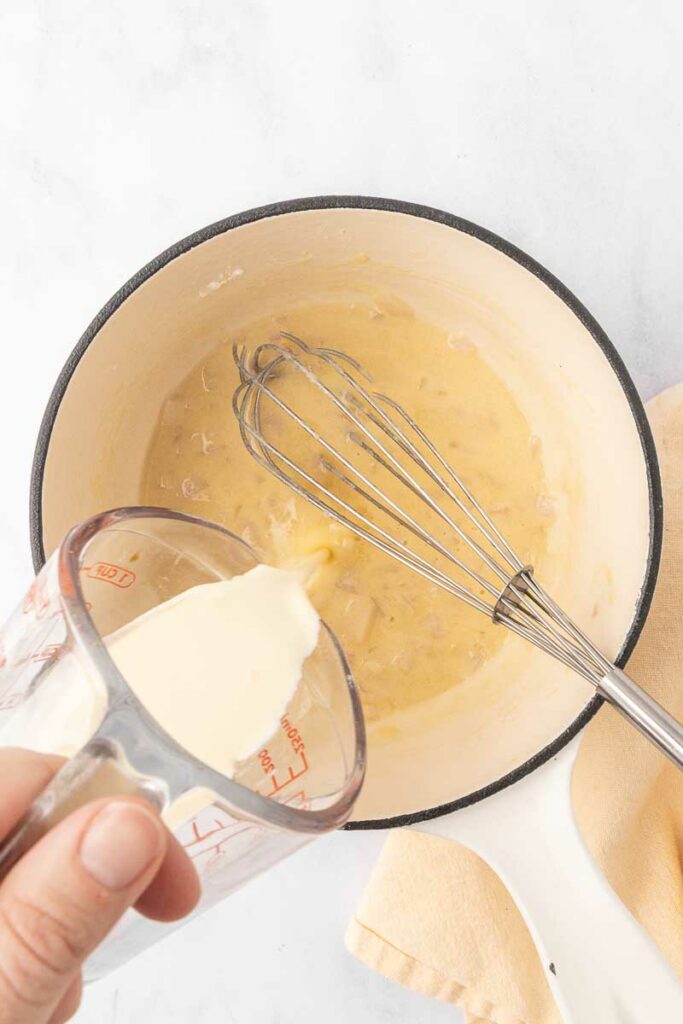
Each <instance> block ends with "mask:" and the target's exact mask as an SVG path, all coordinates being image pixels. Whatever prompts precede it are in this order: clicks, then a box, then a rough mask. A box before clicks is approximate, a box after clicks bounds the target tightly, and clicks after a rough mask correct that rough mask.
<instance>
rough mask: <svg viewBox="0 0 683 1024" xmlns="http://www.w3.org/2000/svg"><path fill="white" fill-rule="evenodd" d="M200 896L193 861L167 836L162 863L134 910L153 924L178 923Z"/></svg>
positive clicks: (192, 907)
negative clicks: (162, 922) (154, 922)
mask: <svg viewBox="0 0 683 1024" xmlns="http://www.w3.org/2000/svg"><path fill="white" fill-rule="evenodd" d="M200 895H201V886H200V883H199V878H198V877H197V872H196V871H195V869H194V866H193V864H192V861H191V860H190V858H189V857H188V855H187V854H186V852H185V850H184V849H183V847H182V846H181V845H180V843H179V842H178V840H177V839H175V838H174V836H172V835H169V837H168V845H167V847H166V856H165V857H164V861H163V863H162V865H161V867H160V868H159V870H158V872H157V873H156V875H155V876H154V878H153V879H152V881H151V883H150V885H149V886H148V888H147V889H145V891H144V892H143V894H142V896H141V897H140V899H139V900H138V901H137V903H136V904H135V909H136V910H139V911H140V913H141V914H144V915H145V917H150V918H152V919H153V920H154V921H178V920H179V919H180V918H181V917H185V916H186V915H187V914H189V913H190V911H191V910H194V908H195V907H196V905H197V903H198V901H199V897H200Z"/></svg>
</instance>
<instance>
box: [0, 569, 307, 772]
mask: <svg viewBox="0 0 683 1024" xmlns="http://www.w3.org/2000/svg"><path fill="white" fill-rule="evenodd" d="M319 629H320V620H319V618H318V614H317V612H316V611H315V609H314V607H313V605H312V604H311V602H310V600H309V598H308V595H307V593H306V590H305V587H304V584H303V582H302V577H301V574H300V573H296V572H288V571H285V570H282V569H274V568H271V567H270V566H266V565H258V566H256V567H255V568H253V569H251V570H249V571H248V572H246V573H244V574H243V575H242V576H236V577H233V578H232V579H230V580H221V581H219V582H217V583H206V584H202V585H200V586H197V587H192V588H190V589H189V590H186V591H184V592H183V593H182V594H179V595H178V596H177V597H174V598H172V599H171V600H170V601H166V602H164V603H163V604H160V605H157V606H156V607H155V608H153V609H151V610H150V611H148V612H146V613H145V614H144V615H141V616H139V617H138V618H137V619H133V620H132V621H131V622H129V623H128V624H127V625H126V626H124V627H122V628H121V629H119V630H117V631H116V632H115V633H113V634H111V635H110V636H109V637H107V638H106V639H105V643H106V645H107V649H108V651H109V654H110V655H111V658H112V660H113V661H114V662H115V664H116V665H117V667H118V669H119V671H120V672H121V673H122V674H123V676H124V677H125V679H126V681H127V682H128V684H129V685H130V687H131V688H132V689H133V691H134V692H135V693H136V694H137V696H138V697H139V699H140V700H141V701H142V702H143V704H144V705H145V707H146V708H147V709H148V710H149V712H150V713H151V714H152V715H153V716H154V718H155V719H156V721H157V722H158V723H159V725H161V726H162V728H163V729H165V730H166V732H168V733H169V735H171V736H172V737H173V738H174V739H175V740H176V741H177V742H178V743H180V744H181V745H182V746H183V747H185V749H186V750H188V751H189V752H190V753H192V754H194V756H195V757H198V758H199V759H200V760H202V761H204V762H205V763H206V764H208V765H210V766H211V767H212V768H215V769H216V770H217V771H220V772H222V773H223V774H224V775H232V773H233V771H234V767H235V764H236V762H238V761H240V760H242V759H244V758H246V757H248V756H249V755H251V754H253V753H255V752H256V751H257V750H258V749H259V747H260V746H262V744H263V743H265V741H266V740H268V738H269V737H270V736H271V735H272V734H273V733H274V732H275V730H276V728H277V727H278V723H279V721H280V718H281V717H282V715H283V713H284V712H285V710H286V707H287V705H288V703H289V701H290V699H291V698H292V696H293V694H294V692H295V690H296V687H297V685H298V683H299V681H300V680H301V677H302V671H303V664H304V662H305V660H306V658H308V656H309V655H310V654H312V653H313V651H314V649H315V647H316V644H317V641H318V633H319ZM73 658H74V656H73V655H67V656H66V657H64V658H63V659H62V660H61V661H60V662H59V663H58V664H57V665H55V667H54V668H53V670H52V677H51V678H50V680H49V681H46V683H45V685H42V686H40V687H39V688H38V689H37V690H36V692H35V693H34V694H33V696H32V697H30V698H29V699H28V700H27V701H26V702H25V703H24V704H23V705H22V706H21V707H19V708H17V709H16V712H15V713H13V715H12V716H11V718H10V720H9V721H8V722H7V723H6V725H5V726H4V727H3V728H0V745H14V746H28V747H31V748H32V749H34V750H41V751H44V752H48V753H58V754H62V755H63V756H65V757H70V756H73V754H75V753H76V752H77V751H78V750H79V749H80V748H81V747H82V746H83V745H84V744H85V743H86V742H87V741H88V739H90V737H91V736H92V734H93V732H94V731H95V729H96V727H97V725H98V723H99V722H100V720H101V718H102V716H103V713H104V707H105V703H106V695H105V692H104V688H103V687H102V686H101V684H100V683H99V682H97V681H95V680H90V679H88V678H87V677H85V676H84V675H83V673H82V672H81V671H80V670H78V669H77V668H76V666H75V663H74V660H73Z"/></svg>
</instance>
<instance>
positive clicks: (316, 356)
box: [233, 332, 683, 768]
mask: <svg viewBox="0 0 683 1024" xmlns="http://www.w3.org/2000/svg"><path fill="white" fill-rule="evenodd" d="M233 355H234V358H235V362H236V364H237V367H238V369H239V373H240V381H241V382H240V384H239V386H238V388H237V389H236V391H235V394H234V396H233V409H234V412H235V415H236V417H237V420H238V422H239V426H240V430H241V434H242V440H243V441H244V444H245V446H246V447H247V449H248V451H249V452H250V454H251V455H252V456H253V457H254V458H255V459H256V460H257V462H259V463H260V464H261V465H262V466H265V468H266V469H268V470H269V471H270V472H271V473H272V474H274V476H276V477H277V478H278V479H279V480H281V481H283V483H285V484H287V486H288V487H290V488H291V489H292V490H293V491H295V492H296V493H297V494H300V495H301V496H302V497H304V498H306V499H307V500H308V501H309V502H311V503H312V504H313V505H315V506H316V507H317V508H318V509H320V510H321V511H323V512H325V513H326V514H327V515H328V516H330V517H331V518H332V519H334V520H336V521H337V522H338V523H341V524H343V525H344V526H346V527H348V529H350V530H352V531H353V532H354V533H355V534H357V535H358V536H359V537H362V538H364V539H365V540H367V541H369V542H370V543H371V544H374V545H375V547H377V548H379V549H381V550H382V551H384V552H385V553H386V554H388V555H391V556H392V557H393V558H395V559H397V560H398V561H399V562H401V563H402V564H403V565H405V566H407V567H408V568H410V569H412V570H414V571H415V572H417V573H419V574H420V575H421V576H423V577H424V578H425V579H427V580H429V581H431V582H432V583H434V584H436V585H437V586H439V587H441V588H443V589H444V590H446V591H447V592H448V593H450V594H453V595H454V596H455V597H458V598H460V600H462V601H464V602H465V603H466V604H468V605H470V606H471V607H472V608H476V609H477V610H478V611H481V612H483V613H484V614H485V615H487V616H489V617H490V618H491V619H492V620H493V622H496V623H503V624H504V625H505V626H507V627H508V629H510V630H512V632H513V633H517V634H518V635H519V636H522V637H524V638H525V639H526V640H529V641H530V642H531V643H532V644H534V645H535V646H536V647H538V648H540V649H541V650H543V651H545V652H546V653H547V654H550V655H552V657H554V658H556V659H557V660H558V661H560V662H562V663H563V664H564V665H567V666H569V668H571V669H573V670H574V671H575V672H577V673H578V674H579V675H580V676H583V678H584V679H587V680H588V681H589V682H590V683H592V684H593V686H595V688H596V689H597V691H598V692H599V693H600V694H601V695H602V696H603V697H605V698H606V699H607V700H608V701H609V702H610V703H611V704H613V705H614V706H615V707H616V708H617V709H618V710H619V711H620V712H621V713H622V714H623V715H624V716H625V717H626V718H627V719H629V720H630V721H631V722H632V723H633V725H635V726H636V728H638V729H639V730H640V731H641V732H642V733H643V734H644V735H645V736H647V737H648V739H650V740H651V741H652V742H653V743H654V744H655V745H656V746H657V747H658V748H659V749H660V750H661V751H662V752H663V753H664V754H666V755H667V757H669V758H670V759H671V760H672V761H673V762H674V764H676V765H677V766H678V767H679V768H683V727H682V726H681V725H680V724H679V723H678V722H677V721H676V720H675V719H674V718H673V717H672V716H671V715H669V714H668V713H667V712H666V711H665V710H664V709H663V708H662V707H661V706H660V705H659V704H657V702H656V701H654V700H653V699H652V698H651V697H649V696H648V694H646V693H645V692H644V691H643V690H641V689H640V687H638V686H637V685H636V684H635V683H634V682H633V681H632V680H631V679H630V678H629V677H628V676H627V675H625V673H623V672H622V671H621V670H620V669H618V668H616V667H615V666H614V665H613V664H612V662H611V661H610V660H609V658H606V657H605V655H604V654H602V653H601V651H600V650H599V649H598V648H597V647H596V646H595V644H594V643H593V642H592V641H591V640H590V639H589V638H588V637H587V636H586V635H585V633H584V632H583V631H582V630H581V629H579V627H578V626H577V625H576V624H575V623H574V622H572V620H571V619H570V618H569V617H568V616H567V615H566V614H565V613H564V612H563V611H562V609H561V608H560V607H559V606H558V605H557V604H556V603H555V602H554V601H553V600H552V598H551V597H550V596H549V595H548V594H547V593H546V591H545V590H544V589H543V587H541V585H540V584H539V583H538V581H537V580H536V579H535V578H534V573H533V567H532V566H530V565H525V564H524V563H523V562H522V561H521V559H520V558H519V557H518V556H517V555H516V554H515V552H514V551H513V550H512V548H511V547H510V545H509V544H508V542H507V541H506V540H505V538H504V537H503V535H502V534H501V533H500V531H499V530H498V528H497V527H496V526H495V524H494V523H493V521H492V520H491V518H490V516H489V515H488V514H487V513H486V512H485V511H484V509H483V508H482V507H481V505H480V504H479V503H478V501H477V500H476V498H475V497H474V496H473V495H472V493H471V492H470V491H469V490H468V488H467V486H466V485H465V484H464V482H463V481H462V479H461V478H460V477H459V476H458V474H457V473H456V472H455V470H454V469H453V468H452V467H451V466H450V464H449V463H448V462H447V460H446V459H445V458H444V456H443V455H442V454H441V453H440V452H439V451H438V450H437V448H436V447H435V446H434V444H433V443H432V442H431V441H430V440H429V438H428V437H427V436H426V435H425V433H424V432H423V431H422V430H421V428H420V427H419V426H418V424H417V423H416V422H415V421H414V420H413V419H412V418H411V416H410V415H409V414H408V413H407V412H406V411H405V409H403V408H402V407H401V406H400V405H399V404H398V403H397V402H395V401H394V400H393V399H391V398H389V397H388V396H387V395H383V394H380V393H378V392H376V391H374V390H372V379H371V377H370V376H369V374H368V373H367V372H366V371H365V370H364V369H363V367H362V366H360V364H359V363H357V362H356V361H355V360H354V359H352V358H351V357H349V356H348V355H346V354H344V353H342V352H338V351H335V350H333V349H328V348H315V347H312V346H309V345H307V344H306V343H305V342H303V341H302V340H301V339H299V338H297V337H295V336H294V335H292V334H288V333H284V332H283V333H282V334H281V335H280V340H279V341H277V342H268V343H265V344H262V345H260V346H259V347H258V348H256V349H255V350H254V351H253V352H248V351H247V350H246V349H245V348H244V347H243V346H238V345H235V346H234V348H233ZM293 384H294V387H292V385H293ZM304 387H307V388H308V389H309V390H310V389H313V390H312V393H311V394H309V406H311V408H310V410H308V412H307V413H306V412H302V410H301V404H302V403H301V398H302V394H303V390H302V389H303V388H304ZM290 393H291V397H290ZM311 400H312V402H313V404H312V405H311ZM297 402H298V409H297ZM321 409H323V410H327V411H328V412H329V411H330V410H331V411H332V412H333V416H332V419H331V420H330V416H329V415H328V416H327V422H328V423H329V422H332V423H333V424H334V425H336V428H337V429H336V432H337V434H338V435H339V436H338V437H332V438H330V431H329V430H328V429H326V428H324V427H322V426H318V425H317V423H316V420H317V418H318V417H317V415H316V414H317V412H318V411H319V410H321ZM278 418H280V419H279V425H280V427H281V426H282V425H283V424H289V425H291V424H294V425H295V426H294V428H293V429H294V430H296V431H298V432H300V433H301V436H302V438H304V439H305V440H306V442H307V444H308V445H309V446H310V451H309V449H308V448H306V449H304V451H305V457H304V458H302V457H301V456H300V457H299V458H298V460H297V458H296V457H295V456H294V454H292V453H291V452H290V453H288V452H287V451H285V450H283V449H284V442H283V437H284V435H285V433H286V431H283V430H282V429H279V428H278ZM323 422H325V417H324V416H323ZM269 432H270V437H269V436H268V434H269ZM333 433H334V431H333ZM309 456H310V457H309ZM378 469H379V470H381V471H382V472H381V473H380V472H378ZM407 492H410V493H412V494H413V495H415V496H416V497H418V498H419V499H420V501H421V503H422V504H421V505H420V508H421V509H422V511H423V512H424V513H425V516H426V513H427V512H429V515H430V517H432V519H433V521H434V522H435V523H436V522H438V523H440V524H442V528H441V530H440V531H438V532H437V531H436V530H435V529H433V528H432V529H430V528H429V527H428V526H425V522H424V519H423V518H422V516H421V517H420V518H419V519H418V518H415V516H414V515H411V514H410V513H409V512H408V511H407V510H406V508H405V505H404V503H403V501H402V498H403V499H405V497H406V493H407ZM396 528H398V529H396ZM440 532H445V537H444V538H443V539H442V538H441V536H440V535H439V533H440ZM408 537H412V538H415V539H417V540H418V541H419V542H420V544H418V550H416V549H415V546H411V545H410V544H408V543H407V539H408ZM404 538H405V539H404ZM456 538H457V539H456ZM422 548H425V549H426V551H425V554H421V553H420V550H421V549H422ZM430 552H431V555H430ZM465 558H467V561H465Z"/></svg>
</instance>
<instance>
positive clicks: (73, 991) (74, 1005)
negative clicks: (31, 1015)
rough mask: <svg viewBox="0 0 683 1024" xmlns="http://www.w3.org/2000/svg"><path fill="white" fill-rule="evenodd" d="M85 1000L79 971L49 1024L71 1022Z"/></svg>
mask: <svg viewBox="0 0 683 1024" xmlns="http://www.w3.org/2000/svg"><path fill="white" fill-rule="evenodd" d="M82 998H83V977H82V975H81V973H80V971H79V973H78V974H77V975H76V977H75V978H74V980H73V981H72V982H71V984H70V985H69V987H68V989H67V990H66V992H65V993H64V995H63V996H62V998H61V1000H60V1002H59V1005H58V1007H57V1009H56V1010H55V1011H54V1013H53V1014H52V1016H51V1017H50V1020H49V1022H48V1024H65V1021H67V1020H71V1018H72V1017H73V1015H74V1014H75V1013H76V1010H77V1009H78V1007H79V1006H80V1005H81V999H82Z"/></svg>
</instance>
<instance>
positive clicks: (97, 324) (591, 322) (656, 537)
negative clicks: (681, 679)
mask: <svg viewBox="0 0 683 1024" xmlns="http://www.w3.org/2000/svg"><path fill="white" fill-rule="evenodd" d="M344 208H351V209H362V210H385V211H387V212H390V213H401V214H405V215H406V216H409V217H420V218H422V219H424V220H431V221H436V222H437V223H438V224H443V225H445V226H446V227H450V228H455V229H456V230H457V231H461V232H463V233H465V234H467V235H472V236H473V237H474V238H478V239H479V240H480V241H482V242H485V243H486V244H487V245H490V246H492V247H493V248H494V249H498V250H499V251H500V252H502V253H504V254H505V255H506V256H508V257H509V258H510V259H512V260H514V261H515V262H516V263H518V264H519V265H520V266H522V267H524V269H525V270H528V271H529V273H531V274H533V275H534V277H537V278H538V279H539V280H540V281H542V282H543V284H545V285H546V286H547V287H548V288H550V290H551V291H552V292H554V293H555V295H557V297H558V298H559V299H561V300H562V302H564V303H565V305H566V306H568V307H569V309H570V310H571V311H572V313H573V314H574V315H575V316H576V317H578V319H579V320H580V321H581V323H582V324H583V326H584V327H585V328H586V330H587V331H588V333H589V334H590V335H591V337H592V338H593V339H594V341H595V342H596V344H597V345H599V347H600V348H601V349H602V351H603V353H604V354H605V356H606V358H607V360H608V362H609V364H610V366H611V367H612V369H613V371H614V373H615V375H616V377H617V380H618V381H619V383H620V385H621V387H622V390H623V392H624V394H625V396H626V400H627V401H628V404H629V407H630V409H631V413H632V414H633V418H634V420H635V423H636V428H637V430H638V435H639V437H640V443H641V445H642V448H643V454H644V457H645V465H646V469H647V476H648V488H649V501H650V547H649V552H648V562H647V571H646V574H645V580H644V583H643V587H642V590H641V592H640V596H639V599H638V604H637V608H636V614H635V617H634V619H633V622H632V624H631V628H630V629H629V632H628V634H627V636H626V639H625V641H624V645H623V647H622V649H621V651H620V653H619V657H618V658H617V662H616V663H617V665H619V666H623V665H625V664H626V662H627V661H628V658H629V656H630V654H631V652H632V651H633V648H634V647H635V644H636V641H637V640H638V637H639V635H640V632H641V630H642V628H643V626H644V624H645V620H646V618H647V614H648V611H649V609H650V604H651V602H652V597H653V594H654V589H655V584H656V581H657V572H658V569H659V559H660V555H661V548H662V532H663V526H662V489H661V482H660V478H659V466H658V462H657V454H656V451H655V444H654V439H653V437H652V432H651V430H650V426H649V424H648V421H647V417H646V415H645V409H644V408H643V404H642V402H641V400H640V396H639V395H638V392H637V391H636V388H635V385H634V383H633V381H632V380H631V377H630V375H629V373H628V370H627V369H626V367H625V366H624V363H623V361H622V359H621V356H620V355H619V353H618V352H617V350H616V349H615V347H614V345H613V344H612V342H611V341H610V340H609V338H608V337H607V335H606V334H605V332H604V331H603V329H602V328H601V327H600V325H599V324H598V323H597V321H596V320H595V319H594V317H593V316H592V315H591V314H590V313H589V312H588V310H587V309H586V307H585V306H584V305H583V304H582V303H581V302H579V300H578V299H577V298H576V296H575V295H574V294H573V293H572V292H570V291H569V289H568V288H566V287H565V286H564V285H563V284H562V282H561V281H558V279H557V278H556V277H555V276H554V275H553V274H551V273H550V271H548V270H546V269H545V267H543V266H541V264H540V263H537V262H536V260H534V259H532V258H531V257H530V256H528V255H527V254H526V253H525V252H522V250H521V249H518V248H517V247H516V246H515V245H512V244H511V243H510V242H507V241H506V240H505V239H503V238H500V237H499V236H498V235H496V234H494V233H493V232H492V231H489V230H488V229H486V228H482V227H479V225H477V224H473V223H472V222H471V221H468V220H464V219H463V218H462V217H456V216H454V215H453V214H451V213H446V212H444V211H443V210H437V209H434V208H433V207H430V206H420V205H418V204H415V203H409V202H404V201H403V200H400V199H382V198H377V197H373V196H315V197H312V198H304V199H290V200H285V201H283V202H279V203H272V204H270V205H268V206H260V207H257V208H255V209H253V210H246V211H244V212H243V213H237V214H235V215H234V216H232V217H226V218H225V219H224V220H219V221H216V223H214V224H209V225H208V226H207V227H205V228H202V229H201V230H199V231H195V232H194V234H192V235H188V237H187V238H184V239H182V240H181V241H179V242H176V243H175V245H172V246H171V247H170V248H169V249H166V250H165V251H164V252H162V253H161V254H160V255H159V256H156V257H155V258H154V259H153V260H152V261H151V262H150V263H148V264H147V265H146V266H145V267H143V268H142V269H141V270H139V271H138V272H137V274H134V275H133V277H131V279H130V280H129V281H127V282H126V284H124V286H123V287H122V288H120V289H119V291H118V292H117V293H116V294H115V295H114V296H112V298H111V299H110V300H109V301H108V302H107V303H106V305H105V306H103V308H102V309H101V310H100V312H99V313H98V314H97V316H96V317H95V319H94V320H93V321H92V323H91V324H90V325H89V327H88V328H87V329H86V331H85V333H84V334H83V336H82V337H81V338H80V340H79V341H78V344H77V345H76V347H75V348H74V350H73V352H72V353H71V355H70V356H69V358H68V359H67V361H66V363H65V365H64V368H63V369H62V372H61V373H60V375H59V377H58V378H57V382H56V384H55V386H54V388H53V391H52V394H51V395H50V398H49V401H48V403H47V407H46V409H45V413H44V415H43V420H42V423H41V426H40V431H39V433H38V440H37V443H36V449H35V454H34V458H33V469H32V473H31V489H30V508H29V521H30V533H31V551H32V555H33V564H34V566H35V568H36V571H38V570H39V569H40V567H41V566H42V565H43V563H44V561H45V552H44V547H43V529H42V489H43V475H44V471H45V460H46V457H47V451H48V447H49V444H50V437H51V434H52V428H53V426H54V423H55V419H56V416H57V412H58V410H59V406H60V403H61V401H62V398H63V397H64V393H65V391H66V389H67V386H68V384H69V381H70V380H71V377H72V375H73V373H74V372H75V370H76V368H77V366H78V364H79V362H80V360H81V357H82V356H83V353H84V352H85V351H86V349H87V348H88V346H89V345H90V343H91V342H92V341H93V339H94V338H95V337H96V335H97V334H98V332H99V331H100V330H101V328H102V327H103V326H104V324H105V323H106V322H107V320H108V319H109V317H110V316H112V314H113V313H115V312H116V310H117V309H118V308H119V306H120V305H121V304H122V303H123V302H125V300H126V299H127V298H128V297H129V296H130V295H132V293H133V292H134V291H135V290H136V289H137V288H139V287H140V285H141V284H143V283H144V282H145V281H147V280H148V279H149V278H150V277H152V275H153V274H155V273H156V272H157V271H158V270H161V268H162V267H165V266H166V264H167V263H170V262H171V260H174V259H176V257H178V256H182V255H183V254H184V253H186V252H189V250H190V249H193V248H194V247H195V246H197V245H201V244H202V242H206V241H208V240H209V239H211V238H214V237H215V236H216V235H220V234H223V233H225V232H226V231H230V230H232V229H233V228H238V227H242V226H243V225H245V224H251V223H253V222H254V221H257V220H262V219H263V218H266V217H277V216H280V215H282V214H287V213H299V212H303V211H307V210H329V209H344ZM601 704H602V700H601V698H599V697H594V698H593V699H592V700H591V701H590V702H589V703H588V704H587V705H586V707H585V708H584V709H583V711H582V712H581V714H580V715H578V716H577V718H575V719H574V721H573V722H572V723H571V725H569V727H568V728H567V729H565V731H564V732H563V733H562V734H561V735H560V736H558V737H557V738H556V739H555V740H553V742H552V743H549V744H548V745H547V746H546V747H544V748H543V749H542V750H540V751H539V752H538V753H537V754H535V755H534V756H533V757H531V758H529V760H528V761H525V762H524V764H522V765H520V766H519V767H517V768H515V769H514V770H513V771H511V772H508V773H507V774H506V775H504V776H503V777H502V778H500V779H498V780H497V781H496V782H493V783H491V785H489V786H484V787H483V788H482V789H478V790H476V792H474V793H469V794H468V795H467V796H464V797H460V798H459V799H458V800H452V801H450V802H448V803H445V804H441V805H439V806H438V807H429V808H427V809H425V810H421V811H416V812H414V813H411V814H401V815H397V816H395V817H391V818H376V819H369V820H364V821H353V822H349V823H348V824H347V825H346V826H345V827H346V828H347V829H354V830H355V829H383V828H394V827H397V826H404V825H413V824H416V823H417V822H420V821H428V820H429V819H431V818H436V817H439V816H441V815H443V814H448V813H450V812H451V811H457V810H459V809H460V808H462V807H468V806H469V805H470V804H474V803H477V802H478V801H479V800H483V799H484V798H485V797H487V796H491V795H492V794H493V793H497V792H499V791H500V790H502V789H505V788H506V787H507V786H511V785H512V784H513V783H514V782H517V781H518V780H519V779H521V778H523V777H524V776H525V775H528V773H529V772H531V771H533V770H534V769H535V768H538V767H540V765H542V764H544V763H545V762H546V761H548V760H549V759H550V758H551V757H553V756H554V755H555V754H557V753H558V752H559V751H560V750H561V749H562V747H564V746H565V745H566V744H567V743H569V741H570V740H571V739H572V738H573V737H574V736H576V734H577V733H578V732H579V731H580V730H581V729H582V728H583V727H584V725H586V723H587V722H588V721H589V720H590V719H591V718H592V717H593V715H594V714H595V713H596V711H597V710H598V708H599V707H600V705H601Z"/></svg>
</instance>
